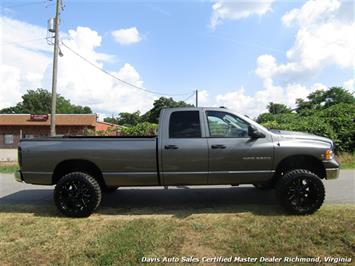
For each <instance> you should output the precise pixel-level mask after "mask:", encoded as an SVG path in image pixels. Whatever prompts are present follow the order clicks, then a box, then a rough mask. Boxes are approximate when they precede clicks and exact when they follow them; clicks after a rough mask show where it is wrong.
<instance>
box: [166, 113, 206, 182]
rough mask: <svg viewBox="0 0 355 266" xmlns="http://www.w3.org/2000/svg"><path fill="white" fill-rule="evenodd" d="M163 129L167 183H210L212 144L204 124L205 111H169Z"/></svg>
mask: <svg viewBox="0 0 355 266" xmlns="http://www.w3.org/2000/svg"><path fill="white" fill-rule="evenodd" d="M167 116H168V117H167V118H165V119H164V120H161V121H162V122H163V123H164V122H165V123H168V125H166V126H165V127H164V132H161V133H162V134H161V135H160V136H161V137H162V139H161V146H160V151H161V152H160V156H161V164H162V165H161V176H162V182H163V183H164V185H198V184H200V185H203V184H207V176H208V146H207V139H206V138H205V137H203V135H204V130H203V128H202V127H201V121H202V119H201V116H202V112H200V111H199V110H191V111H190V110H188V111H186V110H182V111H172V112H171V113H170V116H169V113H167Z"/></svg>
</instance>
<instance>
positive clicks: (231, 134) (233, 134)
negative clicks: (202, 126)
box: [207, 111, 249, 138]
mask: <svg viewBox="0 0 355 266" xmlns="http://www.w3.org/2000/svg"><path fill="white" fill-rule="evenodd" d="M207 121H208V128H209V131H210V137H213V138H247V137H248V126H249V124H248V123H247V122H245V121H244V120H242V119H240V118H239V117H237V116H235V115H233V114H230V113H226V112H220V111H208V112H207Z"/></svg>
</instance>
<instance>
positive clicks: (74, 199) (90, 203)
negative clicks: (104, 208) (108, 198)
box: [54, 172, 102, 217]
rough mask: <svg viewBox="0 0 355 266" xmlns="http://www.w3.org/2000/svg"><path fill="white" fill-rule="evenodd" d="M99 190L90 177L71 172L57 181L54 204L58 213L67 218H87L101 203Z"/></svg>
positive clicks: (93, 179) (95, 182) (96, 183)
mask: <svg viewBox="0 0 355 266" xmlns="http://www.w3.org/2000/svg"><path fill="white" fill-rule="evenodd" d="M101 197H102V196H101V188H100V185H99V183H98V182H97V181H96V179H95V178H93V177H92V176H90V175H88V174H86V173H82V172H73V173H69V174H67V175H65V176H63V177H62V178H61V179H59V181H58V183H57V185H56V187H55V190H54V202H55V204H56V206H57V208H58V210H59V211H60V212H62V213H63V214H64V215H66V216H69V217H88V216H90V214H91V213H92V212H93V211H94V210H95V209H96V208H97V207H98V206H99V204H100V202H101Z"/></svg>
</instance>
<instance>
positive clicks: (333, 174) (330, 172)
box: [325, 168, 340, 180]
mask: <svg viewBox="0 0 355 266" xmlns="http://www.w3.org/2000/svg"><path fill="white" fill-rule="evenodd" d="M339 171H340V168H326V169H325V173H326V177H325V178H326V179H328V180H329V179H336V178H338V177H339Z"/></svg>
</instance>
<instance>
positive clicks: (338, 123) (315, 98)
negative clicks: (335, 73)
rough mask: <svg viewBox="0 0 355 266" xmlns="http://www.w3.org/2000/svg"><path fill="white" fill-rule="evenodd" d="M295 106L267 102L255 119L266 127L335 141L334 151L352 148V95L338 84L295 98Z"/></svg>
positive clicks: (354, 119)
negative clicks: (309, 134)
mask: <svg viewBox="0 0 355 266" xmlns="http://www.w3.org/2000/svg"><path fill="white" fill-rule="evenodd" d="M296 106H297V107H296V108H295V109H294V110H291V109H290V108H289V107H287V106H286V105H283V104H279V103H272V102H271V103H270V104H269V105H268V112H266V113H263V114H261V115H259V117H258V118H257V122H259V123H261V124H263V125H264V126H265V127H267V128H269V129H281V130H292V131H303V132H309V133H313V134H317V135H321V136H326V137H329V138H331V139H332V140H334V142H335V144H336V147H337V151H350V152H353V151H354V148H355V98H354V96H353V95H352V94H351V93H349V92H348V91H346V90H345V89H343V88H341V87H332V88H330V89H328V90H326V91H323V90H317V91H315V92H312V93H311V94H309V95H308V97H307V100H303V99H297V100H296Z"/></svg>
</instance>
